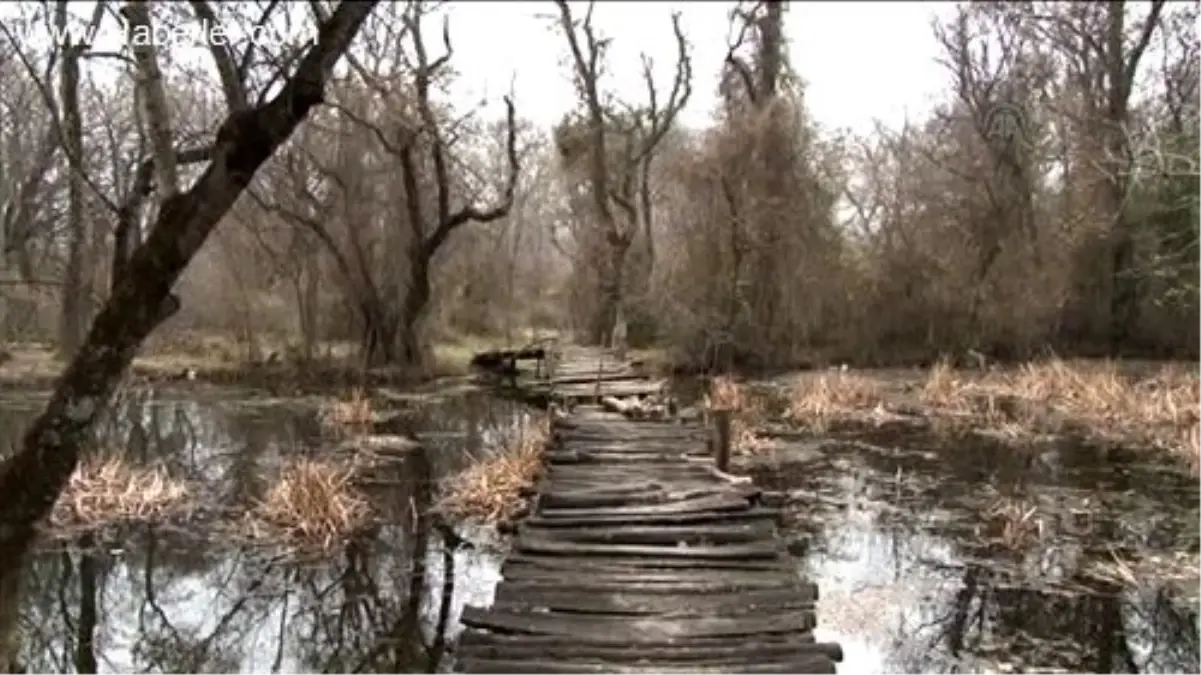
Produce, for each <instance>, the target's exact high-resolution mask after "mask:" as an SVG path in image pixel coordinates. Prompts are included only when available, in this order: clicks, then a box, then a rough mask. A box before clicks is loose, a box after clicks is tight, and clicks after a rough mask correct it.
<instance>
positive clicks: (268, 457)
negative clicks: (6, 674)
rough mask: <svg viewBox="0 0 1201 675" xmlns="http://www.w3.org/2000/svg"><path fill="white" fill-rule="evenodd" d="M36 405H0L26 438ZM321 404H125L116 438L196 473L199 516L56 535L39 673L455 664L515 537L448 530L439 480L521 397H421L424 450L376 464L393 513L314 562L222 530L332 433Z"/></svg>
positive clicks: (46, 569) (40, 584)
mask: <svg viewBox="0 0 1201 675" xmlns="http://www.w3.org/2000/svg"><path fill="white" fill-rule="evenodd" d="M38 409H39V406H38V405H37V403H36V402H29V401H13V400H10V401H6V402H5V403H4V405H2V406H0V429H3V430H4V431H5V436H4V437H3V438H2V439H0V442H3V443H4V444H5V445H8V446H12V445H15V443H16V442H17V441H18V439H19V433H20V430H21V428H22V427H23V426H24V425H25V424H27V423H28V421H29V419H30V418H31V416H32V415H33V414H35V413H36V412H37V410H38ZM316 412H317V408H316V405H315V402H313V401H289V402H279V401H276V402H264V401H251V400H244V401H236V400H230V399H229V398H218V397H214V398H210V399H207V400H206V399H205V398H195V397H193V398H188V399H185V398H180V397H172V396H169V395H152V396H149V397H143V396H135V397H132V399H129V400H126V401H124V402H123V403H122V404H121V405H120V406H119V408H118V410H117V411H116V412H115V414H114V415H113V418H112V420H110V421H109V422H108V423H107V424H106V425H104V427H103V428H102V430H101V436H102V439H101V442H102V443H104V444H106V445H109V446H113V445H117V446H120V447H122V448H125V449H126V450H127V451H128V452H129V453H130V454H132V455H135V456H137V457H138V458H139V459H142V460H144V461H150V462H154V463H161V464H164V465H166V466H167V468H168V469H169V470H170V471H171V472H172V473H173V474H175V475H176V476H180V477H184V478H186V479H187V480H189V481H190V483H191V484H192V485H193V486H196V487H194V488H193V489H194V490H195V491H196V493H197V494H198V495H201V496H202V498H203V502H202V509H201V510H200V512H199V513H198V514H197V516H196V517H194V518H191V519H189V520H188V521H187V522H186V523H177V524H172V525H156V526H139V527H135V528H126V529H124V530H123V531H120V532H103V533H97V534H96V535H93V536H86V537H82V538H77V539H74V540H72V541H66V542H58V543H55V544H54V545H53V546H47V548H46V549H45V550H43V551H42V552H41V553H40V554H39V555H38V556H37V557H36V558H35V559H34V560H32V562H31V564H30V565H29V566H28V572H27V575H26V580H25V582H26V584H25V593H24V606H23V608H22V616H21V624H22V634H23V638H24V641H23V644H22V654H23V660H24V663H25V665H26V669H27V671H29V672H39V671H40V672H266V671H270V672H430V671H433V670H445V669H447V667H448V666H449V657H448V656H447V655H446V653H445V652H446V650H445V648H444V646H445V644H446V643H448V642H453V639H454V637H455V635H456V633H457V631H458V627H457V626H458V619H457V617H458V615H459V613H460V611H461V610H462V607H463V606H464V604H465V603H468V604H486V603H487V602H489V601H490V598H491V595H492V591H493V586H494V585H495V583H496V581H497V580H498V577H499V564H500V560H501V559H502V557H503V542H500V541H497V540H495V538H492V537H490V536H489V535H488V534H487V533H479V532H463V531H448V530H446V529H445V528H440V527H435V526H434V524H433V522H432V520H431V518H430V503H431V496H432V491H431V487H432V486H433V484H434V483H435V482H436V481H437V480H438V479H439V478H440V477H441V476H443V475H445V474H446V473H447V472H450V471H454V470H456V469H457V468H459V467H461V466H462V465H463V464H464V463H465V462H466V461H468V459H469V454H470V453H471V452H476V453H478V452H482V451H483V448H485V447H487V446H488V445H489V441H490V439H489V437H490V436H494V435H497V434H500V433H502V432H503V431H504V430H505V429H507V428H509V427H511V425H512V424H513V422H514V420H515V419H516V416H517V415H519V414H520V411H519V410H518V409H516V407H515V406H513V405H510V404H506V403H504V402H498V401H492V400H490V399H488V398H485V397H483V396H482V395H479V394H478V393H477V394H471V395H464V396H458V397H454V398H451V399H442V400H435V401H431V402H428V403H427V404H424V405H413V406H412V407H410V408H409V409H407V410H406V412H405V414H404V415H403V416H402V418H401V419H400V420H399V422H398V425H399V426H400V427H402V428H404V429H405V430H407V431H409V432H412V433H414V434H415V435H417V436H418V438H420V439H422V440H423V441H424V446H425V450H424V451H422V452H415V453H412V454H410V455H407V456H403V457H400V458H397V459H396V460H395V461H393V462H391V463H390V464H389V465H387V466H386V467H384V468H383V469H381V470H379V471H377V472H376V475H374V476H373V477H372V483H373V484H374V485H375V487H374V488H372V489H373V490H374V491H376V492H377V494H375V495H373V497H374V498H375V499H374V501H375V502H376V503H377V506H379V507H380V510H381V511H382V512H383V521H384V522H383V523H382V524H381V526H380V527H379V528H377V529H376V530H375V531H374V532H373V533H371V535H370V536H368V537H365V538H363V539H362V540H361V541H358V542H355V543H354V544H353V545H352V546H350V547H349V548H347V549H346V550H345V551H342V552H339V553H336V554H331V555H329V556H325V557H323V558H320V559H315V560H314V559H310V560H305V561H303V562H302V561H297V560H296V559H295V557H293V556H285V555H283V554H281V553H279V552H277V551H274V550H272V549H270V548H266V547H263V548H242V547H238V546H236V545H233V544H232V543H230V542H228V541H223V540H222V539H221V537H220V536H219V534H214V533H215V532H219V531H220V530H219V529H217V528H215V527H213V526H212V525H213V524H214V523H216V522H217V520H218V519H217V518H216V517H215V516H218V515H221V516H230V515H233V516H236V515H238V513H239V512H240V511H244V510H245V509H246V508H247V506H248V504H249V503H250V502H251V500H252V499H254V498H256V497H259V496H261V495H262V492H263V490H264V489H265V486H266V484H267V477H268V476H270V475H271V474H272V472H273V470H274V469H275V468H277V467H278V466H279V465H280V463H281V462H282V461H283V460H284V459H286V458H289V457H295V456H298V455H304V454H309V453H315V452H320V451H321V448H322V447H326V448H328V446H329V445H330V439H328V438H325V439H323V438H322V437H321V436H320V426H319V424H318V422H317V417H316ZM465 447H466V448H468V451H467V452H464V448H465ZM223 520H226V519H223ZM448 574H449V579H448V578H447V575H448Z"/></svg>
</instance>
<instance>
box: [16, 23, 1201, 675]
mask: <svg viewBox="0 0 1201 675" xmlns="http://www.w3.org/2000/svg"><path fill="white" fill-rule="evenodd" d="M485 4H492V3H478V5H477V3H468V2H462V1H460V2H434V1H431V0H395V1H390V2H377V1H362V0H360V1H354V2H351V1H349V0H343V1H340V2H335V1H330V0H311V1H309V2H296V3H281V2H277V1H276V0H240V1H237V2H223V3H215V2H209V1H208V0H189V2H179V3H175V2H150V1H147V0H122V1H116V0H99V1H97V2H67V0H42V1H40V2H33V1H28V2H17V3H12V4H9V5H5V6H3V8H0V109H2V110H3V112H2V114H0V495H2V496H0V672H76V673H99V672H265V671H267V670H270V671H271V672H276V673H278V672H449V671H451V670H452V669H454V668H455V647H456V641H457V639H458V636H459V635H460V634H461V632H462V631H463V626H462V625H461V622H460V618H461V617H462V615H463V612H464V608H465V607H468V606H472V607H486V606H488V605H489V604H490V603H491V602H492V598H493V594H494V592H495V589H496V587H497V584H498V582H499V580H500V579H501V576H502V575H501V567H502V563H503V562H504V561H505V559H506V555H507V554H508V553H509V551H510V545H511V538H510V536H509V533H510V532H511V531H512V529H513V528H514V526H515V523H517V522H519V521H520V520H521V518H522V517H523V516H524V515H526V514H528V513H529V510H530V502H531V499H530V498H531V496H532V495H533V493H534V492H536V490H537V486H538V484H539V480H540V477H541V476H542V475H543V472H544V471H545V466H546V464H547V463H548V462H547V459H546V452H547V448H548V446H549V445H551V444H552V441H553V434H552V433H551V431H550V429H551V428H552V427H551V421H552V420H553V418H554V416H555V415H556V414H558V411H557V409H556V408H554V407H553V406H552V407H551V408H550V409H546V408H545V406H537V405H531V404H530V402H529V401H526V400H520V399H519V398H517V397H514V396H512V395H511V392H509V393H507V392H506V390H505V388H504V387H502V386H498V384H497V382H496V381H495V378H493V377H486V376H485V375H484V374H481V373H480V372H478V370H479V369H476V368H473V367H472V360H473V356H474V355H476V354H479V353H482V352H486V351H488V350H496V349H521V348H529V347H544V348H546V349H548V350H549V349H557V348H558V347H559V346H604V347H605V348H607V349H613V350H616V351H618V352H620V353H622V354H629V355H630V356H631V357H632V358H636V359H637V360H638V361H639V362H640V363H642V364H645V366H646V368H648V369H650V370H652V371H654V372H655V373H656V374H657V375H660V376H662V378H664V380H665V381H666V382H668V383H669V385H668V386H669V389H670V392H671V397H672V406H671V407H672V408H673V409H677V408H678V410H675V414H677V415H679V416H680V418H681V419H683V418H684V417H688V416H693V417H696V418H699V419H705V420H707V419H708V415H709V414H710V411H712V410H718V409H720V410H723V411H730V414H731V418H730V419H731V421H730V425H731V427H730V435H731V443H732V455H733V457H732V460H731V466H732V467H733V468H732V469H731V471H736V472H737V473H740V474H743V475H745V476H749V477H750V478H752V479H753V482H754V484H755V485H757V486H760V487H763V488H764V489H769V490H771V491H774V492H778V493H779V494H781V495H783V499H784V501H783V506H782V507H781V509H782V515H781V520H780V524H779V535H780V537H782V538H783V539H784V540H785V541H786V544H787V548H788V551H789V552H790V553H791V554H792V556H793V558H795V562H796V565H797V572H798V574H801V575H804V576H805V577H806V578H807V579H809V580H811V581H813V582H814V583H816V584H817V585H818V586H819V587H820V591H821V593H820V599H819V601H818V609H817V617H818V620H817V627H816V629H815V634H816V635H817V636H818V639H820V640H829V641H837V642H838V643H840V644H841V645H842V650H843V661H842V663H841V665H840V666H839V668H840V669H841V670H843V671H845V672H1021V671H1040V672H1043V671H1056V672H1123V673H1144V672H1146V673H1168V672H1196V671H1197V669H1198V668H1199V667H1201V619H1199V617H1198V610H1199V602H1201V600H1199V594H1198V585H1199V583H1201V567H1199V565H1201V562H1199V557H1198V556H1199V552H1201V528H1199V525H1198V522H1199V510H1201V509H1199V502H1201V499H1199V484H1198V472H1199V470H1201V435H1199V428H1201V427H1199V413H1201V391H1199V383H1198V360H1199V349H1201V328H1199V326H1201V318H1199V313H1201V311H1199V310H1201V297H1199V279H1201V271H1199V266H1198V254H1199V249H1198V243H1199V224H1201V212H1199V209H1201V204H1199V197H1201V172H1199V169H1198V167H1199V166H1201V151H1199V142H1201V140H1199V134H1201V116H1199V103H1201V92H1199V89H1198V85H1199V82H1201V57H1199V47H1201V41H1199V38H1198V33H1197V21H1198V18H1199V8H1201V4H1199V3H1198V2H1196V1H1181V2H1166V1H1165V0H1152V1H1150V2H1140V3H1134V2H1124V1H1122V0H1115V1H1111V2H1106V3H1069V2H1053V1H1045V0H1037V1H1033V2H959V3H950V2H946V3H928V5H929V6H940V7H941V8H940V9H939V11H938V12H937V13H936V16H935V18H934V19H933V20H932V22H931V23H930V25H929V26H928V30H927V33H926V34H924V35H923V36H922V38H921V39H926V40H932V41H933V42H932V44H934V45H936V52H937V57H936V58H934V59H932V64H931V67H933V68H937V69H938V72H939V73H940V77H942V78H943V81H944V82H945V86H944V87H943V89H942V90H941V92H940V93H939V96H938V98H937V100H935V101H933V102H932V103H931V106H930V109H929V110H928V111H923V112H922V113H920V114H917V113H912V114H909V115H907V117H906V119H905V121H904V123H902V124H895V125H894V124H886V123H884V122H878V123H877V124H876V125H875V126H874V128H872V129H870V130H862V129H850V128H844V127H842V126H839V125H834V124H830V123H827V122H826V121H820V122H819V121H818V120H816V119H815V118H814V116H813V115H812V114H811V112H810V105H809V103H810V102H809V99H807V79H806V77H807V74H806V71H807V68H808V69H816V68H817V67H818V64H812V63H807V62H806V61H805V60H802V59H799V58H797V57H796V56H795V52H796V49H797V45H796V40H797V39H798V38H797V37H796V36H797V35H798V34H799V33H798V30H797V29H796V26H798V25H800V24H803V23H804V22H806V21H807V16H811V14H810V13H811V12H817V11H820V10H818V9H815V8H816V7H818V6H820V5H823V4H825V3H803V2H798V3H787V2H779V1H776V0H761V1H752V0H741V1H739V2H737V3H726V4H725V6H723V7H721V9H720V12H719V14H721V21H722V26H721V28H722V32H723V34H724V35H725V36H726V39H725V41H724V42H723V43H721V44H719V45H717V44H709V43H708V42H707V41H704V40H700V39H697V38H694V37H693V36H694V34H696V33H697V32H698V31H699V29H698V28H697V26H698V25H699V23H700V19H699V18H695V17H699V16H700V14H701V13H702V12H706V11H707V12H708V15H712V14H713V11H711V10H704V9H701V8H702V7H703V6H705V5H708V4H709V3H695V5H693V4H688V3H644V4H646V5H647V6H648V9H647V20H646V21H647V27H643V28H641V29H640V32H639V35H646V34H647V31H648V30H649V31H651V32H652V33H654V34H655V37H654V39H653V40H652V41H651V42H653V43H654V44H653V45H652V44H651V43H650V42H647V43H646V44H640V43H639V42H637V41H635V40H634V39H633V38H628V37H625V36H626V31H624V30H623V29H622V28H621V26H620V24H619V23H615V22H613V21H605V20H604V19H603V17H604V16H605V15H606V12H607V11H614V10H613V9H612V8H613V7H616V6H621V5H625V4H627V3H619V2H606V3H584V2H574V1H573V2H566V1H565V0H555V2H541V3H537V4H536V5H535V4H534V3H519V2H511V3H502V2H498V3H494V4H495V6H494V7H491V8H488V9H486V10H485ZM630 4H633V3H630ZM668 4H678V5H679V7H678V8H674V7H668ZM718 4H719V3H713V6H716V5H718ZM831 4H834V3H831ZM651 5H655V6H656V7H657V9H655V10H654V12H652V10H651V9H649V7H650V6H651ZM868 5H872V3H867V5H865V8H864V12H865V13H870V12H872V11H875V10H873V9H871V8H870V7H868ZM502 6H504V9H503V10H502V9H500V8H501V7H502ZM924 6H925V4H923V5H918V4H915V5H912V6H910V7H909V8H908V9H906V10H905V11H912V12H917V13H923V12H926V11H927V10H926V9H923V7H924ZM477 11H489V12H492V14H491V15H490V16H497V17H499V16H501V15H502V14H501V13H502V12H504V13H508V12H512V13H513V16H518V15H520V16H521V17H523V18H522V21H526V22H527V23H529V24H530V25H531V26H534V28H531V29H530V30H531V31H532V30H539V31H544V32H547V31H548V34H549V35H551V36H553V48H552V49H549V50H547V53H545V54H539V55H538V58H539V59H542V60H544V61H545V62H547V63H553V64H555V67H556V68H557V69H558V72H559V75H560V76H561V77H562V78H563V79H564V81H565V82H569V83H570V84H571V87H572V88H571V92H572V93H573V99H572V101H571V105H570V106H568V107H567V108H565V109H564V110H562V111H556V112H555V120H554V123H553V124H544V123H542V122H540V121H538V119H536V117H537V115H535V112H536V111H543V110H545V109H546V108H547V105H549V104H547V103H546V100H544V99H541V98H539V97H540V94H539V84H540V83H539V82H537V81H534V80H531V79H530V78H526V79H522V77H521V73H516V78H515V80H514V83H513V84H512V86H511V87H510V86H509V83H508V82H506V83H505V84H504V87H501V88H500V89H499V92H500V93H497V87H498V86H499V85H498V84H497V83H493V87H492V88H493V91H492V92H490V93H489V94H488V95H486V96H484V97H483V100H482V101H481V100H475V99H472V100H475V103H476V105H469V102H468V101H467V98H470V97H467V98H465V97H463V96H455V95H452V93H453V92H454V91H455V90H456V89H455V88H456V87H457V86H458V83H459V82H460V80H462V79H463V78H464V77H466V76H467V75H469V74H470V73H466V72H465V71H464V70H461V68H462V66H461V65H460V64H459V61H460V60H461V59H459V58H458V56H457V51H456V50H457V49H461V48H463V47H461V46H460V43H459V40H460V39H462V38H460V37H459V33H458V29H457V27H456V26H457V25H459V23H458V22H461V21H464V20H465V19H464V17H465V16H467V15H470V14H472V13H473V12H477ZM651 17H654V19H653V22H652V20H651ZM865 20H866V19H865ZM654 22H657V23H654ZM508 25H509V24H507V23H506V24H505V25H504V26H500V25H498V26H497V27H496V28H495V32H496V33H497V35H496V36H495V37H496V39H497V41H498V42H497V45H498V46H497V47H496V51H497V54H496V58H497V59H498V60H500V59H503V58H504V54H503V52H505V51H506V50H510V49H512V50H517V49H520V48H521V47H522V46H521V45H520V44H516V43H518V42H520V41H521V39H520V38H519V37H515V36H512V35H506V34H505V32H506V31H507V30H508V28H507V26H508ZM218 29H219V30H218ZM840 30H845V31H846V34H847V36H848V37H847V39H846V41H845V49H846V51H847V54H831V55H830V58H831V59H849V58H851V57H852V56H854V57H855V58H863V59H866V58H870V59H879V60H887V59H888V58H889V54H888V51H889V50H890V49H900V48H903V46H904V44H905V41H904V40H902V39H900V38H898V40H897V42H896V44H895V45H888V44H863V41H862V40H858V39H857V38H855V37H854V36H855V34H856V33H855V31H856V26H855V25H847V26H845V28H840ZM629 34H630V35H632V34H633V33H632V29H631V32H630V33H629ZM180 36H187V37H188V39H189V40H191V43H189V44H187V45H185V44H184V40H183V38H182V37H180ZM910 37H911V38H912V39H914V40H916V39H917V38H914V37H912V36H910ZM905 39H910V38H905ZM464 42H466V40H464ZM644 42H645V41H644ZM468 46H470V45H468ZM652 47H653V48H654V50H655V54H656V55H658V56H659V58H653V57H652V56H651V55H650V53H649V52H647V53H642V52H644V51H645V50H650V49H651V48H652ZM875 50H880V53H879V54H869V52H874V51H875ZM623 52H624V53H627V54H633V55H637V56H636V57H635V58H633V59H631V60H628V62H627V60H623V59H620V58H617V56H616V55H617V54H619V53H623ZM665 57H666V58H665ZM619 82H625V83H627V84H629V83H633V84H632V85H631V86H618V83H619ZM857 86H862V85H861V84H859V83H856V82H854V81H850V80H848V81H847V83H846V87H848V88H851V87H857ZM547 100H548V99H547ZM701 100H703V101H712V102H713V103H712V105H711V106H708V107H711V108H712V109H705V110H701V111H700V114H699V115H698V114H695V113H694V112H693V111H696V110H697V108H698V107H699V106H701V105H702V104H701V103H698V101H701ZM885 103H887V102H885ZM706 105H707V104H706ZM539 114H542V113H541V112H540V113H539ZM477 361H478V360H477ZM598 379H599V375H598ZM597 387H598V391H599V384H598V385H597ZM597 672H601V671H597Z"/></svg>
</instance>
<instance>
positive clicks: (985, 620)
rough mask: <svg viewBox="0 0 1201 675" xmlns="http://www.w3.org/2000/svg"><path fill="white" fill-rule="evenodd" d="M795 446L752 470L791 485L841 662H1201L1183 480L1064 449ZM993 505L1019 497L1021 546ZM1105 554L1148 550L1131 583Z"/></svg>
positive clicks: (1194, 528)
mask: <svg viewBox="0 0 1201 675" xmlns="http://www.w3.org/2000/svg"><path fill="white" fill-rule="evenodd" d="M790 456H791V457H792V460H791V461H777V463H776V464H775V465H773V466H766V467H762V468H760V469H759V471H758V473H759V475H758V476H757V478H758V479H759V480H760V482H761V483H765V484H767V485H770V486H772V487H774V488H776V489H782V490H787V491H789V492H790V493H791V495H792V500H791V507H790V515H791V517H790V518H789V523H788V530H789V535H790V537H792V538H793V539H794V540H796V545H795V546H794V547H793V548H795V549H799V550H803V551H804V553H803V554H802V555H801V560H802V563H801V565H802V568H803V572H804V573H805V574H806V575H808V576H809V577H810V578H812V579H813V580H815V581H817V582H818V584H819V586H820V589H821V593H822V601H821V603H820V604H819V615H818V623H819V626H820V628H819V630H818V632H819V633H823V635H821V636H819V639H831V640H838V641H840V642H841V643H842V644H843V648H844V651H845V654H846V659H845V661H844V663H843V665H842V666H841V667H840V670H841V671H842V672H848V673H850V672H854V673H859V672H910V673H913V672H1029V671H1032V670H1036V671H1042V672H1047V671H1050V672H1056V671H1058V672H1114V673H1118V672H1121V673H1129V672H1161V673H1162V672H1197V668H1198V630H1199V625H1198V607H1197V584H1198V571H1197V566H1196V560H1197V556H1196V554H1197V550H1198V486H1197V484H1196V483H1195V482H1194V481H1192V480H1189V479H1188V478H1187V477H1185V476H1180V475H1176V474H1174V473H1172V472H1170V471H1164V470H1160V469H1157V468H1156V465H1155V464H1147V463H1138V462H1135V461H1133V460H1134V459H1135V458H1133V457H1125V458H1123V457H1117V456H1114V455H1110V457H1109V458H1103V457H1102V456H1100V455H1099V454H1098V453H1097V452H1096V451H1095V450H1088V449H1084V448H1079V447H1073V446H1060V447H1053V448H1048V449H1044V450H1042V451H1040V452H1034V453H1031V452H1022V451H1015V450H1014V449H1013V448H1007V447H1003V446H1001V445H999V444H995V445H994V444H986V443H982V442H980V441H978V440H977V441H961V442H959V443H947V442H943V443H936V442H934V441H933V439H931V438H929V437H926V436H921V435H913V436H910V437H905V436H900V437H895V436H894V437H891V438H875V439H871V438H860V439H856V440H845V442H832V443H826V444H822V445H815V446H810V447H808V448H804V449H802V450H800V451H799V452H793V453H791V455H790ZM998 503H1008V504H1020V507H1019V508H1017V510H1016V511H1013V512H1012V513H1016V514H1018V515H1019V517H1020V518H1024V524H1023V525H1022V526H1021V528H1019V529H1024V531H1025V532H1026V535H1027V536H1026V538H1025V540H1024V543H1023V544H1022V545H1019V546H1014V545H1007V544H1006V543H1005V542H1003V541H1002V539H1003V537H1002V536H1001V533H1000V532H999V530H1001V529H1003V527H1004V522H1006V520H1007V518H1006V517H1003V516H1000V515H998V514H997V512H996V510H995V507H996V505H997V504H998ZM1014 519H1015V518H1013V517H1012V516H1010V517H1009V518H1008V520H1010V521H1012V520H1014ZM1115 560H1123V561H1127V564H1128V565H1132V566H1133V565H1134V564H1135V563H1134V562H1132V561H1144V563H1147V562H1148V561H1154V560H1158V561H1160V563H1158V564H1157V563H1153V562H1152V563H1149V564H1144V565H1141V566H1138V567H1137V573H1136V574H1135V576H1136V577H1137V584H1129V583H1123V582H1122V581H1121V579H1119V578H1115V574H1114V573H1113V571H1112V570H1113V569H1114V567H1115V564H1114V561H1115ZM1171 561H1175V562H1171ZM1160 573H1162V576H1163V578H1159V574H1160ZM1119 576H1120V575H1119Z"/></svg>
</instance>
